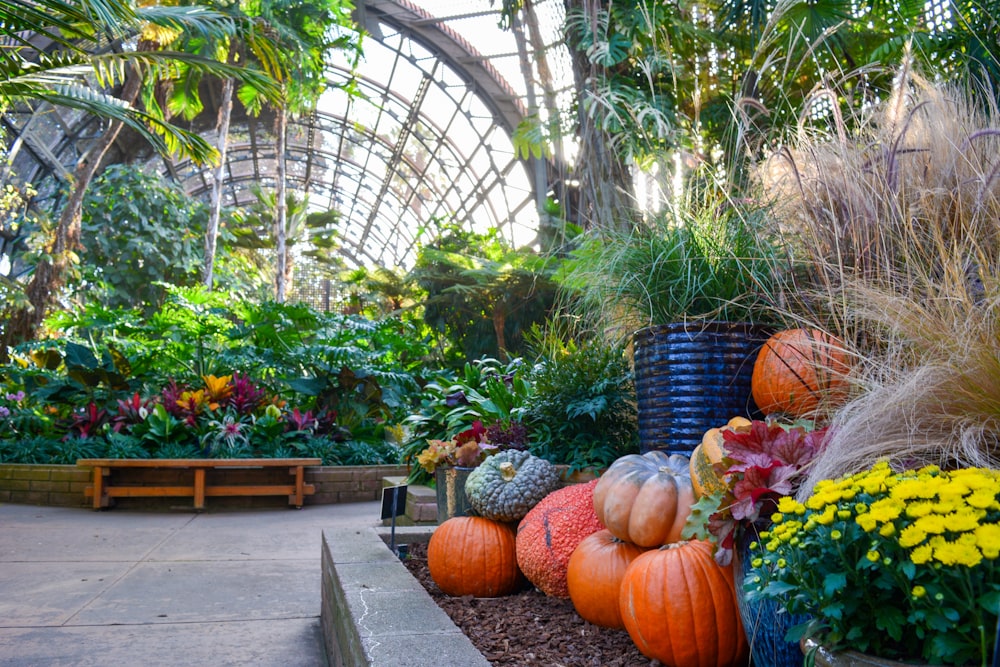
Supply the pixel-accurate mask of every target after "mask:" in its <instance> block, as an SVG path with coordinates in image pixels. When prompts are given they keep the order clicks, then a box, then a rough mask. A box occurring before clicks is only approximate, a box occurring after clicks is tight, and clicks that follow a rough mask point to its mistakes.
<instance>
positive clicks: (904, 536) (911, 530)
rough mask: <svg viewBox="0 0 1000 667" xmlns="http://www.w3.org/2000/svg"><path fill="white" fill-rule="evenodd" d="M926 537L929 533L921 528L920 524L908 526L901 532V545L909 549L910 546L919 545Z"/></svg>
mask: <svg viewBox="0 0 1000 667" xmlns="http://www.w3.org/2000/svg"><path fill="white" fill-rule="evenodd" d="M926 539H927V533H925V532H924V531H923V530H921V529H920V528H919V527H918V526H916V525H912V526H907V527H906V528H904V529H903V530H901V531H900V533H899V546H901V547H903V548H904V549H909V548H910V547H915V546H917V545H918V544H920V543H921V542H923V541H924V540H926Z"/></svg>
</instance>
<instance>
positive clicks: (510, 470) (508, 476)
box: [500, 461, 517, 482]
mask: <svg viewBox="0 0 1000 667" xmlns="http://www.w3.org/2000/svg"><path fill="white" fill-rule="evenodd" d="M516 474H517V470H515V469H514V464H513V463H511V462H510V461H504V462H503V463H501V464H500V477H501V479H503V481H505V482H509V481H510V480H512V479H514V475H516Z"/></svg>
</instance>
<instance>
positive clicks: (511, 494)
mask: <svg viewBox="0 0 1000 667" xmlns="http://www.w3.org/2000/svg"><path fill="white" fill-rule="evenodd" d="M560 486H561V482H560V481H559V473H558V471H557V470H556V467H555V466H554V465H552V464H551V463H549V462H548V461H546V460H545V459H542V458H539V457H537V456H534V455H532V454H530V453H529V452H525V451H519V450H516V449H508V450H507V451H503V452H500V453H498V454H494V455H493V456H490V457H488V458H487V459H486V460H485V461H483V462H482V463H481V464H480V465H479V467H477V468H476V469H475V470H473V471H472V472H471V473H469V478H468V479H467V480H466V482H465V495H466V496H468V498H469V504H470V505H471V506H472V509H473V510H475V512H476V513H477V514H478V515H479V516H484V517H486V518H487V519H493V520H494V521H518V520H520V519H522V518H523V517H524V515H525V514H527V513H528V511H529V510H530V509H531V508H532V507H534V506H535V505H536V504H538V501H540V500H541V499H542V498H544V497H545V496H547V495H549V494H550V493H552V492H553V491H555V490H556V489H558V488H559V487H560Z"/></svg>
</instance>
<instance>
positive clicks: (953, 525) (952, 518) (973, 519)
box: [944, 509, 979, 533]
mask: <svg viewBox="0 0 1000 667" xmlns="http://www.w3.org/2000/svg"><path fill="white" fill-rule="evenodd" d="M944 521H945V524H946V525H947V526H948V530H950V531H952V532H954V533H967V532H969V531H972V530H975V529H976V528H977V527H978V526H979V514H978V513H976V512H973V511H972V510H968V509H966V510H960V511H958V512H952V513H951V514H949V515H948V516H946V517H945V518H944Z"/></svg>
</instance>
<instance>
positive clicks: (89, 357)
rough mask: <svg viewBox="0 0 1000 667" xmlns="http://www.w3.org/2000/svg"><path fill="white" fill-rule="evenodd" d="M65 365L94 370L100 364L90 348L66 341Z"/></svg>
mask: <svg viewBox="0 0 1000 667" xmlns="http://www.w3.org/2000/svg"><path fill="white" fill-rule="evenodd" d="M66 366H67V367H69V368H80V369H85V370H96V369H97V368H98V367H99V366H100V364H99V363H98V361H97V357H96V356H95V355H94V353H93V352H91V350H90V348H88V347H85V346H83V345H80V344H79V343H74V342H72V341H70V342H67V343H66Z"/></svg>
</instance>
